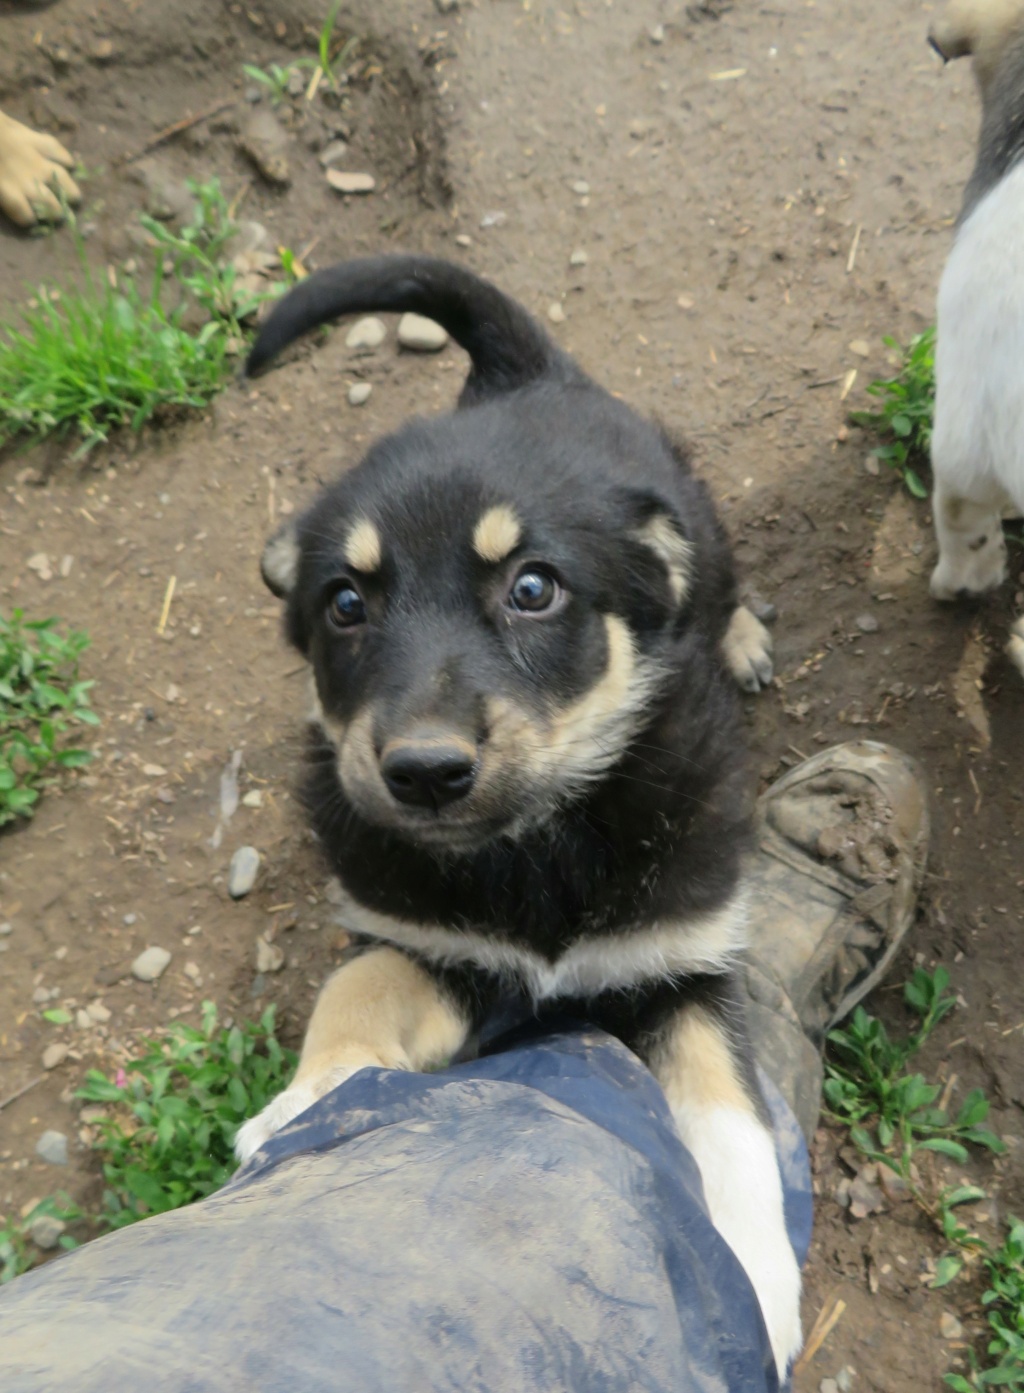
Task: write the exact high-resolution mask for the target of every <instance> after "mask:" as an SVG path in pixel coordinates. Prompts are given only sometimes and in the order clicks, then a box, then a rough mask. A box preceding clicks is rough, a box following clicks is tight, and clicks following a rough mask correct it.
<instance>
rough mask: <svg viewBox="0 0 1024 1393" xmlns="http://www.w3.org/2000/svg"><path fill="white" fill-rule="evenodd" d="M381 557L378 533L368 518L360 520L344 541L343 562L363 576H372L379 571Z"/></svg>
mask: <svg viewBox="0 0 1024 1393" xmlns="http://www.w3.org/2000/svg"><path fill="white" fill-rule="evenodd" d="M381 555H382V553H381V544H380V533H379V532H378V531H377V529H376V527H374V525H373V523H372V522H371V521H370V520H369V518H360V519H359V521H358V522H357V523H354V524H353V526H352V530H351V531H350V532H349V534H348V537H347V538H346V539H345V560H346V561H347V562H348V564H349V565H350V566H353V567H354V568H355V569H356V570H357V571H362V572H363V574H364V575H372V574H373V573H374V571H379V570H380V563H381Z"/></svg>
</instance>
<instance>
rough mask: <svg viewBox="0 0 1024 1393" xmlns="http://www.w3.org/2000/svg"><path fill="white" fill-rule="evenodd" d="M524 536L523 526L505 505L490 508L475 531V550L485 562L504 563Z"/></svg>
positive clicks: (500, 504)
mask: <svg viewBox="0 0 1024 1393" xmlns="http://www.w3.org/2000/svg"><path fill="white" fill-rule="evenodd" d="M522 535H523V529H522V525H521V523H520V521H519V519H518V518H517V517H516V515H515V513H514V512H513V510H512V509H511V508H510V507H508V505H507V504H505V503H499V504H498V505H497V506H496V507H494V508H488V509H487V511H486V513H484V515H483V516H482V517H481V518H480V520H479V522H478V523H477V525H476V527H474V529H473V550H474V551H475V552H476V554H477V556H479V557H480V558H481V560H483V561H490V562H491V563H495V562H498V561H504V560H505V557H506V556H508V555H509V553H510V552H513V551H515V549H516V547H517V546H518V545H519V542H520V540H521V538H522Z"/></svg>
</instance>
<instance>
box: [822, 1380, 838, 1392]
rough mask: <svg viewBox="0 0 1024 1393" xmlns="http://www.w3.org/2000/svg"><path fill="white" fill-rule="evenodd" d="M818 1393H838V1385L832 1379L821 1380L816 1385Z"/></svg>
mask: <svg viewBox="0 0 1024 1393" xmlns="http://www.w3.org/2000/svg"><path fill="white" fill-rule="evenodd" d="M818 1393H839V1384H838V1383H837V1382H836V1380H835V1379H834V1378H823V1379H822V1380H821V1382H820V1383H819V1384H818Z"/></svg>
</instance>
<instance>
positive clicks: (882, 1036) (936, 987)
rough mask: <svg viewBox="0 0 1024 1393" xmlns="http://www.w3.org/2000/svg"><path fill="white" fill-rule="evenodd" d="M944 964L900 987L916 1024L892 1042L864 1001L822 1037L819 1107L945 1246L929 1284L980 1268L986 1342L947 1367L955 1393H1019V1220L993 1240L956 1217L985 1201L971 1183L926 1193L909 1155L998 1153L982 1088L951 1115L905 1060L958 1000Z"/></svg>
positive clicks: (1023, 1255)
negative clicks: (899, 1184) (825, 1054)
mask: <svg viewBox="0 0 1024 1393" xmlns="http://www.w3.org/2000/svg"><path fill="white" fill-rule="evenodd" d="M949 985H950V978H949V973H948V972H946V970H945V968H942V967H939V968H936V970H935V972H934V973H928V972H925V971H924V969H923V968H918V969H917V970H916V971H915V973H914V975H913V977H912V978H911V980H910V981H909V982H908V983H907V985H906V987H905V988H904V999H905V1001H906V1003H907V1005H908V1006H909V1007H910V1008H911V1010H912V1011H913V1012H914V1013H915V1015H916V1016H917V1017H918V1020H919V1024H918V1026H917V1028H916V1029H915V1030H913V1031H912V1032H911V1033H910V1034H909V1035H907V1036H905V1037H903V1038H901V1039H896V1038H893V1037H892V1036H891V1035H890V1034H889V1032H888V1031H887V1030H886V1028H885V1026H884V1025H883V1024H882V1022H881V1021H879V1020H878V1019H877V1018H876V1017H874V1016H871V1015H869V1014H868V1012H866V1011H865V1010H864V1009H863V1007H858V1008H857V1010H856V1011H855V1012H854V1014H853V1016H852V1018H851V1020H850V1023H849V1025H847V1026H846V1027H845V1028H844V1029H842V1030H833V1031H832V1032H831V1033H830V1035H829V1043H830V1045H831V1052H830V1057H829V1059H828V1060H827V1062H826V1078H825V1105H826V1108H827V1110H828V1112H829V1114H830V1116H831V1118H832V1120H833V1121H836V1122H840V1123H842V1124H843V1125H845V1126H846V1127H848V1128H849V1132H850V1138H851V1140H852V1141H853V1142H854V1144H855V1145H856V1146H857V1148H858V1150H859V1151H860V1152H861V1153H862V1155H864V1156H865V1157H866V1158H867V1159H868V1160H870V1161H874V1162H877V1163H878V1164H879V1165H884V1166H887V1167H888V1168H889V1169H890V1170H892V1171H894V1172H895V1173H896V1174H897V1175H898V1176H900V1177H901V1179H902V1180H903V1181H904V1183H905V1184H906V1187H907V1191H908V1193H909V1194H910V1196H911V1197H912V1198H913V1200H914V1201H915V1202H916V1203H917V1204H918V1206H919V1207H920V1208H921V1209H922V1210H923V1211H924V1212H925V1213H926V1214H927V1215H928V1217H929V1218H930V1219H931V1220H932V1221H933V1223H934V1224H935V1226H936V1228H937V1229H938V1231H939V1233H940V1234H941V1236H942V1239H943V1242H944V1244H945V1249H946V1251H945V1252H944V1253H943V1255H942V1256H941V1257H940V1259H939V1261H938V1263H937V1264H936V1268H935V1275H934V1277H933V1279H932V1283H931V1285H932V1287H934V1288H939V1287H944V1286H948V1285H949V1283H950V1282H952V1281H954V1280H956V1278H958V1277H959V1276H960V1275H961V1273H963V1272H965V1271H966V1272H967V1273H968V1274H970V1275H971V1276H975V1275H977V1274H981V1275H982V1276H983V1278H984V1283H985V1290H984V1293H983V1295H982V1298H981V1301H982V1306H983V1307H984V1309H985V1311H986V1315H987V1321H988V1327H989V1338H988V1341H987V1344H986V1346H985V1349H984V1352H983V1356H982V1357H979V1356H978V1354H977V1353H976V1352H975V1351H973V1350H972V1351H971V1352H970V1359H971V1370H970V1373H969V1374H968V1375H966V1376H965V1375H963V1374H959V1373H949V1374H947V1375H946V1376H945V1382H946V1384H947V1385H948V1386H949V1387H950V1388H953V1389H955V1390H956V1391H957V1393H977V1391H978V1390H984V1389H991V1388H1003V1389H1009V1390H1011V1391H1012V1393H1024V1224H1022V1223H1020V1222H1019V1221H1017V1220H1011V1222H1010V1224H1009V1226H1008V1229H1007V1232H1006V1234H1005V1236H1004V1238H1003V1241H1002V1243H1001V1244H999V1245H998V1246H993V1245H992V1244H991V1243H989V1242H988V1241H987V1240H986V1239H985V1238H983V1237H981V1236H980V1235H979V1234H977V1233H975V1232H973V1230H972V1229H971V1228H970V1227H969V1225H968V1224H967V1223H966V1222H964V1220H963V1219H962V1218H961V1213H962V1211H963V1209H964V1207H965V1206H969V1205H972V1204H975V1203H977V1202H978V1201H980V1200H984V1199H985V1192H984V1190H982V1189H981V1188H980V1187H978V1186H976V1185H955V1186H949V1187H946V1188H944V1189H942V1190H940V1191H939V1193H938V1194H929V1193H926V1191H925V1190H924V1189H923V1188H922V1184H921V1181H920V1178H919V1172H918V1167H917V1166H916V1165H915V1159H917V1160H920V1159H921V1153H927V1152H932V1153H935V1152H937V1153H939V1154H940V1155H943V1156H946V1157H948V1158H949V1159H950V1160H951V1161H953V1162H955V1163H957V1164H963V1163H964V1162H965V1161H966V1160H967V1159H968V1156H969V1154H970V1150H971V1148H981V1149H982V1150H986V1151H989V1152H995V1153H1000V1152H1003V1151H1005V1149H1006V1148H1005V1146H1004V1144H1003V1143H1002V1142H1001V1141H1000V1139H999V1138H998V1137H997V1136H996V1135H995V1133H994V1132H992V1131H991V1130H990V1129H989V1128H988V1127H987V1126H986V1125H985V1123H986V1121H987V1118H988V1113H989V1102H988V1099H987V1098H986V1097H985V1095H984V1093H983V1092H982V1090H981V1089H980V1088H975V1089H972V1090H971V1091H970V1093H968V1094H967V1097H966V1098H965V1099H964V1101H963V1103H962V1104H961V1105H960V1107H959V1109H958V1110H957V1111H956V1112H955V1113H950V1112H948V1111H947V1110H946V1109H945V1108H943V1107H941V1106H939V1100H940V1098H941V1095H942V1085H941V1084H937V1083H932V1082H930V1081H929V1080H928V1079H926V1078H925V1076H924V1075H923V1074H920V1073H917V1072H912V1071H911V1069H910V1067H909V1066H910V1064H911V1061H912V1060H913V1059H914V1057H915V1056H916V1055H917V1053H918V1052H919V1051H920V1049H921V1047H922V1045H923V1044H924V1043H925V1041H926V1040H927V1039H928V1038H929V1036H930V1035H931V1034H932V1032H933V1031H934V1030H935V1028H936V1027H937V1026H938V1025H939V1023H940V1022H941V1021H942V1020H943V1019H944V1018H945V1017H946V1016H947V1015H948V1014H949V1012H950V1011H952V1010H953V1009H954V1007H955V1006H956V998H955V997H954V996H953V995H952V993H951V992H950V991H949Z"/></svg>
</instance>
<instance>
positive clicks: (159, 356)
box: [0, 179, 266, 457]
mask: <svg viewBox="0 0 1024 1393" xmlns="http://www.w3.org/2000/svg"><path fill="white" fill-rule="evenodd" d="M189 189H190V191H191V192H192V194H193V195H194V196H195V199H196V205H195V213H194V216H193V219H192V221H191V222H190V224H189V225H188V226H187V227H184V228H182V229H181V230H180V231H174V230H172V229H171V228H169V227H168V226H166V225H165V224H164V223H160V222H157V221H155V220H154V219H153V218H149V217H143V218H142V219H141V222H142V225H143V226H144V227H145V229H146V230H147V232H149V234H150V236H151V238H152V240H153V242H154V244H155V247H156V257H155V264H154V267H153V270H152V274H151V275H150V276H149V277H148V278H146V277H137V276H132V275H128V274H122V275H121V276H119V277H117V278H116V283H114V284H112V283H111V280H112V279H115V278H113V277H111V278H104V279H100V280H97V277H96V276H95V275H94V274H93V272H92V271H91V269H90V267H89V265H88V263H87V260H86V257H85V252H84V246H83V244H82V242H81V240H80V239H79V241H78V249H79V260H80V263H81V267H82V272H81V279H80V284H78V285H77V286H74V287H70V288H66V289H61V290H56V289H53V288H47V287H45V286H44V287H40V289H39V290H38V291H37V292H36V294H35V296H34V297H33V300H32V302H31V304H30V305H29V307H28V308H27V309H26V310H25V311H24V312H23V314H22V322H21V324H20V326H16V325H12V324H10V323H5V324H0V447H3V446H4V445H9V444H11V443H13V442H15V441H21V442H25V443H31V442H33V441H39V440H42V439H44V438H46V437H47V436H51V435H56V436H58V437H65V436H69V435H70V436H76V437H78V440H79V446H78V449H77V450H76V457H77V456H81V455H84V454H85V453H87V452H88V451H89V450H90V449H92V447H93V446H94V445H96V444H98V443H99V442H100V441H104V440H106V439H107V437H108V435H109V433H110V431H111V430H114V429H117V428H120V427H128V428H129V429H131V430H136V431H137V430H139V429H140V428H141V427H142V426H143V425H144V424H145V423H146V422H147V421H150V420H153V419H154V418H158V417H160V416H161V415H166V414H167V413H170V412H173V411H176V410H201V409H203V408H204V407H206V406H207V405H208V404H209V402H210V401H211V400H212V398H213V397H214V396H216V394H217V393H218V392H219V391H220V390H221V388H222V387H223V386H224V385H225V383H226V382H227V380H228V379H229V377H230V376H231V374H232V372H233V368H234V361H235V355H237V353H239V352H240V351H241V349H242V348H243V347H244V344H245V340H246V338H247V333H246V330H245V328H244V327H243V323H242V321H243V320H244V319H245V318H247V317H248V316H249V315H250V314H251V313H252V312H253V311H254V310H255V308H256V306H257V305H258V303H259V301H260V300H261V299H263V298H266V297H265V296H254V295H252V294H243V293H242V292H241V291H240V290H239V287H238V278H237V276H236V272H235V269H234V267H233V266H232V265H231V264H230V261H229V260H228V259H227V258H226V248H227V243H228V242H229V240H230V238H231V237H232V235H233V234H234V233H235V231H236V230H237V229H236V224H235V222H234V220H233V218H232V216H231V213H230V209H229V207H228V204H227V201H226V199H225V197H224V194H223V192H222V191H221V188H220V184H219V182H218V181H217V180H216V179H214V180H211V181H210V182H209V183H207V184H197V183H194V182H191V183H190V184H189ZM69 220H70V221H71V223H72V230H73V232H74V235H75V236H76V237H77V232H75V231H74V221H73V218H72V217H71V216H70V210H69Z"/></svg>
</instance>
